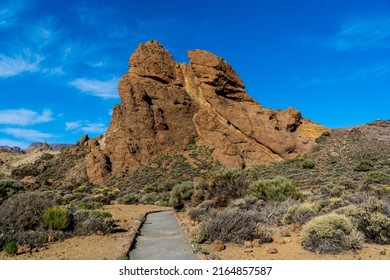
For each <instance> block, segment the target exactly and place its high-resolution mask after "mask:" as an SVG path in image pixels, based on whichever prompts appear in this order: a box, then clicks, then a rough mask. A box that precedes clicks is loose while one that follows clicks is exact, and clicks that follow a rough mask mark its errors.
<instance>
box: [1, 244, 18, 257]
mask: <svg viewBox="0 0 390 280" xmlns="http://www.w3.org/2000/svg"><path fill="white" fill-rule="evenodd" d="M4 252H5V253H7V254H8V255H15V254H16V253H17V252H18V245H17V244H16V243H15V242H8V243H6V244H5V245H4Z"/></svg>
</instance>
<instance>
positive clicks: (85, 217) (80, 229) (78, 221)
mask: <svg viewBox="0 0 390 280" xmlns="http://www.w3.org/2000/svg"><path fill="white" fill-rule="evenodd" d="M94 213H96V211H89V210H80V211H77V212H76V213H75V214H74V215H73V225H74V232H73V233H74V234H75V235H88V234H92V233H96V232H97V231H101V232H103V233H111V232H113V231H114V220H113V219H111V218H110V217H109V216H108V215H107V216H104V215H103V216H102V215H96V214H94Z"/></svg>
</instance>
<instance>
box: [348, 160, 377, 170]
mask: <svg viewBox="0 0 390 280" xmlns="http://www.w3.org/2000/svg"><path fill="white" fill-rule="evenodd" d="M373 167H374V165H373V164H372V163H371V162H369V161H367V160H362V161H360V162H359V163H358V164H357V165H355V167H354V168H353V170H354V171H358V172H360V171H363V172H366V171H370V170H371V169H372V168H373Z"/></svg>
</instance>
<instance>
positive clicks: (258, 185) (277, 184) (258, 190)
mask: <svg viewBox="0 0 390 280" xmlns="http://www.w3.org/2000/svg"><path fill="white" fill-rule="evenodd" d="M247 194H248V195H249V196H253V197H255V198H257V199H262V200H275V201H285V200H287V199H288V198H292V199H297V198H299V195H298V192H297V189H296V187H295V186H294V185H293V183H292V182H291V181H290V180H289V179H286V178H284V177H276V178H274V179H272V180H258V181H255V182H253V183H252V184H250V185H249V188H248V190H247Z"/></svg>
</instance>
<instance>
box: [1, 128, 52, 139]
mask: <svg viewBox="0 0 390 280" xmlns="http://www.w3.org/2000/svg"><path fill="white" fill-rule="evenodd" d="M0 132H2V133H5V134H8V135H11V136H13V137H16V138H19V139H24V140H30V141H33V142H36V141H38V142H44V141H45V140H47V139H50V138H53V137H54V135H53V134H50V133H44V132H41V131H38V130H34V129H23V128H11V127H7V128H2V129H0Z"/></svg>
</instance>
